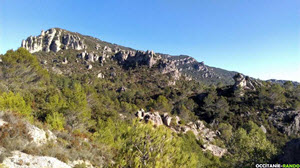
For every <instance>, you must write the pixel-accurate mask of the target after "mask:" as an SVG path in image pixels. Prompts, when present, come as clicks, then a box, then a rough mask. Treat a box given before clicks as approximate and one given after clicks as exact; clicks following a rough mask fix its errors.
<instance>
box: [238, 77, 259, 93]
mask: <svg viewBox="0 0 300 168" xmlns="http://www.w3.org/2000/svg"><path fill="white" fill-rule="evenodd" d="M233 79H234V81H235V84H234V85H233V89H234V90H236V89H242V90H253V91H255V90H256V87H259V86H261V83H259V82H258V81H256V80H254V79H251V78H250V77H248V76H244V75H243V74H241V73H237V74H236V75H235V76H234V77H233Z"/></svg>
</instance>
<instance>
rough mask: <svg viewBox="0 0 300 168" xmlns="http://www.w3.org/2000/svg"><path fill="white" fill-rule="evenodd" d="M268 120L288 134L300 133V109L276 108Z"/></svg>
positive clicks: (295, 134)
mask: <svg viewBox="0 0 300 168" xmlns="http://www.w3.org/2000/svg"><path fill="white" fill-rule="evenodd" d="M268 120H269V121H270V122H272V123H273V125H274V126H275V128H277V129H278V130H279V131H280V132H282V133H285V134H287V135H288V136H291V135H294V136H297V135H299V134H300V111H290V110H275V111H274V113H273V114H271V115H270V116H269V118H268Z"/></svg>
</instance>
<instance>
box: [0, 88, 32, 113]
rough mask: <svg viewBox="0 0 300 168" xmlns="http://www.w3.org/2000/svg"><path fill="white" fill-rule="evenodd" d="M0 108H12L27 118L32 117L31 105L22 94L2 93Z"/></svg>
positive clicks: (11, 109)
mask: <svg viewBox="0 0 300 168" xmlns="http://www.w3.org/2000/svg"><path fill="white" fill-rule="evenodd" d="M0 110H10V111H14V112H17V113H19V114H22V115H24V116H25V117H27V118H31V117H32V116H31V112H32V110H31V107H30V106H29V105H28V104H26V102H25V101H24V99H23V97H22V96H20V94H14V93H13V92H8V93H7V92H5V93H3V94H2V95H0Z"/></svg>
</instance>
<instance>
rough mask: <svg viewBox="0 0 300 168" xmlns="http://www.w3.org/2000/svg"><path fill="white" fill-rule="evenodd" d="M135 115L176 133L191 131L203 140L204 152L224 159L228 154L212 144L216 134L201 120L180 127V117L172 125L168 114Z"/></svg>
mask: <svg viewBox="0 0 300 168" xmlns="http://www.w3.org/2000/svg"><path fill="white" fill-rule="evenodd" d="M135 115H136V117H137V118H138V119H139V120H140V121H145V122H146V123H148V122H151V123H152V124H153V125H155V126H160V125H165V126H167V127H169V128H170V129H171V130H173V131H174V132H176V133H184V134H185V133H187V132H188V131H191V132H192V133H193V134H194V135H195V137H196V138H197V139H200V138H201V139H202V140H203V141H204V143H205V145H203V150H204V151H205V150H209V151H211V152H212V154H213V155H215V156H218V157H222V156H223V155H224V154H225V153H226V152H227V150H226V149H223V148H221V147H218V146H216V145H213V144H212V143H213V141H214V137H216V134H215V132H214V131H212V130H210V129H209V128H207V127H205V125H204V123H203V122H202V121H200V120H198V121H196V122H194V123H193V122H190V123H188V124H186V125H180V124H179V123H180V118H179V117H178V116H176V117H174V120H175V123H172V118H173V117H171V116H170V115H169V114H167V113H164V114H163V115H160V114H159V112H153V113H152V112H145V111H144V110H143V109H141V110H139V111H137V112H136V114H135Z"/></svg>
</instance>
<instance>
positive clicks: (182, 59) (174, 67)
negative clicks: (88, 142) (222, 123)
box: [21, 28, 237, 85]
mask: <svg viewBox="0 0 300 168" xmlns="http://www.w3.org/2000/svg"><path fill="white" fill-rule="evenodd" d="M21 47H23V48H26V49H27V50H28V51H29V52H31V53H37V52H40V51H43V52H50V51H53V52H54V53H58V52H59V51H64V50H68V49H72V50H75V51H81V53H82V52H83V51H84V52H85V53H91V52H92V53H96V54H97V57H99V58H100V62H102V63H103V62H104V60H105V59H115V60H117V61H118V62H122V61H123V62H122V63H124V60H125V59H126V60H127V58H128V60H127V62H129V60H130V62H132V63H133V64H134V62H135V61H137V60H138V59H139V60H141V59H148V58H142V57H145V56H144V55H145V54H146V55H147V53H148V56H149V54H150V55H155V56H156V57H155V58H154V57H153V59H152V60H151V59H150V58H149V61H150V62H151V61H154V62H152V63H157V61H162V62H165V65H168V66H169V67H171V68H169V70H168V71H177V72H176V73H181V74H183V75H184V76H186V77H187V78H189V79H195V80H197V81H201V82H204V83H208V84H217V83H224V84H226V85H228V84H233V83H234V81H233V79H232V78H233V76H234V75H235V74H236V73H237V72H235V71H227V70H224V69H221V68H215V67H210V66H207V65H205V64H204V62H198V61H197V60H196V59H195V58H193V57H191V56H187V55H169V54H162V53H154V52H153V51H146V52H145V53H143V51H140V50H136V49H133V48H130V47H124V46H121V45H118V44H114V43H110V42H106V41H102V40H100V39H99V38H95V37H92V36H89V35H82V34H80V33H77V32H71V31H68V30H65V29H61V28H51V29H49V30H47V31H42V32H41V34H40V35H38V36H30V37H28V38H27V39H26V40H23V41H22V44H21ZM78 54H80V52H78V53H77V55H78ZM136 54H141V55H142V56H138V57H134V56H136ZM146 57H147V56H146ZM94 60H96V61H98V58H96V59H94ZM94 60H92V61H94ZM155 60H156V61H155ZM143 61H146V60H143ZM152 63H150V64H151V65H150V67H151V66H152Z"/></svg>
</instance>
